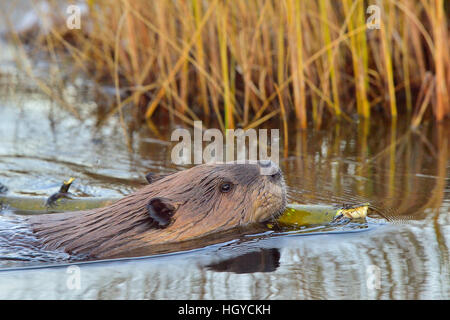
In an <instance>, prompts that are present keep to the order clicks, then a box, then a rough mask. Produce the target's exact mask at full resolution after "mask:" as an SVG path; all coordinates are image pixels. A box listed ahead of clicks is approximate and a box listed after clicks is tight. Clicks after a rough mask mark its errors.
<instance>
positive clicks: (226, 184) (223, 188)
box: [220, 182, 233, 193]
mask: <svg viewBox="0 0 450 320" xmlns="http://www.w3.org/2000/svg"><path fill="white" fill-rule="evenodd" d="M231 189H233V184H232V183H230V182H224V183H222V184H221V185H220V191H221V192H223V193H227V192H230V191H231Z"/></svg>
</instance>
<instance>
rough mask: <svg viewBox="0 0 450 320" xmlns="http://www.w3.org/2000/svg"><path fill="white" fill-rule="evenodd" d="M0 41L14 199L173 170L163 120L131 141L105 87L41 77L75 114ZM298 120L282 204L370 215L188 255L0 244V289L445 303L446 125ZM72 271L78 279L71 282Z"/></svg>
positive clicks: (9, 223)
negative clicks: (102, 256)
mask: <svg viewBox="0 0 450 320" xmlns="http://www.w3.org/2000/svg"><path fill="white" fill-rule="evenodd" d="M2 47H3V48H6V49H5V50H2V52H3V53H2V55H3V56H2V57H1V58H2V59H0V182H1V183H2V184H4V185H5V186H7V187H8V189H9V191H8V194H9V195H22V196H49V195H51V194H52V193H54V192H55V191H57V189H58V187H59V185H60V184H61V182H62V181H63V180H66V179H68V178H69V177H71V176H73V177H75V178H76V181H75V183H74V184H73V187H72V189H71V190H72V191H73V192H74V193H75V194H77V195H78V196H80V197H120V196H123V195H125V194H128V193H130V192H132V191H133V190H136V189H137V188H139V186H140V185H142V184H143V183H144V175H145V174H146V173H147V172H149V171H154V172H170V171H174V170H180V169H182V168H180V167H176V166H174V165H173V164H172V163H171V162H170V151H171V146H172V145H171V144H170V143H168V141H169V138H170V133H171V130H172V129H173V128H174V126H171V125H170V122H169V121H168V119H167V118H165V117H164V116H159V117H157V118H155V119H154V124H155V126H156V127H157V131H155V130H152V129H150V128H148V127H146V126H144V127H142V128H141V129H139V130H137V131H134V132H133V133H132V136H131V140H130V141H131V143H130V147H131V150H130V148H129V146H128V145H127V140H126V139H125V138H124V134H123V130H122V127H121V124H120V121H119V118H118V116H117V115H113V116H109V117H105V114H108V113H107V112H99V111H98V109H99V107H100V109H104V110H106V111H107V108H108V107H109V106H110V105H112V103H113V99H111V98H108V97H109V96H108V95H104V94H103V93H104V92H105V91H107V88H98V87H96V86H94V85H92V84H91V83H89V82H88V81H87V80H84V79H77V78H74V79H72V78H68V79H59V78H57V77H56V76H55V77H54V78H52V77H50V78H49V77H43V79H50V80H51V81H54V83H55V85H58V86H60V87H61V91H60V93H61V97H62V98H61V99H62V100H63V101H65V103H66V104H68V105H70V106H72V107H73V108H74V109H75V110H76V111H77V113H78V114H79V115H76V114H75V113H74V112H73V111H70V109H67V107H65V106H63V105H62V104H61V103H60V101H59V100H58V99H56V100H55V98H54V97H53V98H50V97H48V96H47V95H45V94H43V93H42V91H41V90H39V88H38V87H37V86H36V83H35V82H34V81H33V80H31V79H29V78H28V77H27V76H26V75H24V74H23V73H20V72H18V71H17V69H16V68H15V67H14V64H13V61H12V55H8V54H7V53H8V52H10V51H8V50H13V49H12V48H11V47H8V46H7V44H5V43H2ZM5 52H6V54H5ZM44 69H45V63H44ZM37 73H38V74H39V69H38V70H37ZM99 104H101V105H99ZM103 105H104V106H103ZM105 119H106V120H105ZM126 120H128V119H126ZM180 125H181V124H177V126H180ZM271 125H272V126H273V127H279V125H280V124H278V123H272V124H271ZM293 127H294V126H291V128H292V129H291V130H290V133H289V141H288V145H289V147H288V149H287V150H282V151H281V153H282V155H281V159H280V166H281V168H282V170H283V172H284V175H285V179H286V183H287V186H288V196H289V200H290V201H291V202H294V201H295V202H300V203H309V204H342V203H362V202H369V203H370V204H371V206H372V208H373V209H374V211H372V214H371V217H370V218H369V219H368V222H367V223H366V224H364V225H345V226H334V227H330V226H321V227H316V228H309V229H305V230H301V231H300V232H299V231H297V232H282V233H277V232H273V231H270V230H265V231H262V232H260V233H259V234H252V233H250V234H246V235H245V234H241V235H236V236H235V237H234V238H233V239H228V240H227V241H223V242H220V243H216V244H211V243H206V242H202V241H199V242H198V243H197V245H196V246H195V248H191V249H192V250H187V251H184V252H175V253H171V254H165V255H164V254H163V255H158V256H153V257H139V258H132V259H123V260H115V261H97V262H84V263H83V262H74V261H71V260H70V259H69V257H68V256H66V255H63V254H59V253H54V252H53V253H52V252H40V254H36V248H34V247H33V245H32V243H33V241H28V242H26V243H27V245H28V244H31V245H30V246H31V247H28V248H27V247H26V245H24V246H22V247H20V248H19V247H18V248H17V251H14V250H12V251H13V252H16V253H17V254H16V255H14V254H12V255H11V250H10V249H11V248H6V249H9V250H5V247H3V249H4V251H3V253H4V254H2V251H0V255H2V257H3V258H2V259H0V268H1V269H0V298H17V299H23V298H58V299H61V298H67V299H71V298H93V299H98V298H101V299H115V298H138V299H139V298H167V299H203V298H204V299H207V298H210V299H230V298H233V299H327V298H333V299H348V298H354V299H437V298H444V299H448V298H449V296H450V273H449V251H450V250H449V246H450V236H449V234H450V219H449V212H450V210H449V208H450V179H449V169H450V163H449V154H450V153H449V151H450V147H449V146H450V141H449V138H450V134H449V133H450V132H449V131H450V128H449V125H448V123H444V124H442V125H440V126H437V125H435V124H433V123H425V124H424V125H423V126H422V127H421V128H420V129H418V130H417V131H412V130H410V129H409V128H408V127H407V126H405V125H403V123H402V122H399V123H397V124H395V123H394V124H391V123H390V122H388V121H386V120H384V121H383V120H380V121H372V122H371V123H370V124H369V123H364V122H359V123H354V124H349V123H342V124H340V125H337V126H325V127H324V129H322V130H315V131H314V130H310V131H307V132H296V131H295V130H293ZM281 145H283V143H281ZM17 219H20V218H19V217H17V216H15V215H14V214H12V213H11V212H10V211H9V210H7V209H4V210H2V211H1V214H0V229H1V230H0V231H2V232H3V233H2V237H0V244H3V245H4V244H5V243H8V241H9V240H11V237H14V235H15V234H17V233H15V232H14V231H15V230H16V229H15V228H21V227H20V223H18V222H17V221H16V220H17ZM22 231H23V230H22ZM22 234H25V236H26V237H29V238H27V239H28V240H33V239H32V237H33V236H32V234H27V233H26V232H25V231H24V233H22ZM16 243H17V242H16ZM6 251H8V252H9V256H8V255H6V253H5V252H6ZM70 265H75V266H77V267H78V268H79V269H71V268H68V266H70ZM74 270H78V271H76V272H79V273H78V274H79V276H80V278H79V279H80V282H79V285H80V286H79V287H78V286H77V285H73V283H72V285H71V282H70V281H71V279H72V278H71V276H72V275H74V274H75V273H74V272H75V271H74Z"/></svg>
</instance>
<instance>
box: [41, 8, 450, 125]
mask: <svg viewBox="0 0 450 320" xmlns="http://www.w3.org/2000/svg"><path fill="white" fill-rule="evenodd" d="M48 1H49V3H50V4H54V2H53V1H51V0H48ZM88 4H89V8H90V10H89V12H88V13H87V15H86V16H84V17H83V18H82V19H83V25H84V26H86V27H85V28H84V29H82V30H73V31H71V32H70V33H69V34H70V37H68V32H67V30H66V29H64V28H65V27H64V26H61V27H60V28H57V27H55V28H54V29H53V30H51V32H50V34H49V35H48V36H47V43H52V47H53V46H56V47H57V46H58V44H59V45H60V47H62V48H65V49H66V50H67V52H68V53H69V54H70V55H71V56H72V57H73V59H74V65H75V66H78V68H79V69H80V70H81V69H86V66H88V72H89V73H90V74H91V75H92V76H93V77H94V78H96V79H101V81H103V82H105V81H106V82H108V81H110V83H111V84H114V79H115V82H116V86H117V90H118V91H119V90H121V89H122V88H127V92H129V95H130V97H131V98H130V99H126V100H123V101H122V100H120V99H119V97H118V99H117V105H116V106H115V108H113V109H112V112H115V111H114V110H118V111H120V112H122V108H121V107H122V106H123V105H124V104H131V105H133V106H135V109H136V110H138V112H135V114H136V115H137V116H138V117H141V118H142V119H144V118H146V119H150V118H152V117H154V115H155V113H156V112H157V111H158V112H168V113H169V114H170V115H171V117H173V116H174V117H177V118H180V119H181V120H183V121H187V122H191V121H192V120H196V119H204V120H207V119H209V118H210V117H211V116H214V118H215V119H216V120H217V123H218V125H219V126H220V127H221V128H222V129H224V128H233V127H235V126H242V127H244V128H249V127H255V126H257V125H261V124H262V123H263V122H264V121H266V120H268V119H271V118H274V117H280V119H281V121H282V122H286V121H287V119H289V117H290V116H289V114H290V113H293V116H291V118H292V117H295V118H296V120H297V123H298V127H300V128H302V129H304V128H307V127H308V126H309V124H311V123H313V124H315V125H316V127H320V125H321V123H322V122H323V119H326V118H335V119H344V120H345V119H347V120H349V119H350V117H349V116H352V115H353V114H357V115H358V116H359V117H362V118H367V119H369V118H370V116H371V113H373V112H374V107H375V106H377V108H376V110H378V111H379V110H381V112H383V113H384V114H385V115H386V116H387V117H391V118H396V117H397V115H398V114H399V113H400V114H402V113H409V112H413V113H414V114H415V115H416V116H415V117H413V119H414V120H413V121H414V125H418V124H420V122H421V121H422V119H423V118H424V117H425V116H427V115H433V116H434V118H435V119H436V120H437V121H441V120H443V119H444V118H445V117H447V116H448V115H449V114H450V107H449V94H448V89H449V88H450V76H449V72H450V59H449V55H448V52H449V46H448V40H449V39H448V37H449V35H448V26H447V23H448V22H447V20H446V18H445V15H446V14H448V12H447V13H446V12H445V10H447V11H448V8H447V9H446V8H445V3H444V1H443V0H421V1H419V2H417V1H413V0H384V1H378V2H376V5H377V6H378V7H379V9H380V13H381V14H380V21H379V25H380V28H379V29H369V28H368V27H367V25H366V22H367V19H368V18H369V14H368V13H367V12H366V10H367V7H368V5H369V3H368V2H367V1H364V0H343V1H331V0H320V1H319V2H314V1H307V0H280V1H274V0H261V1H251V0H240V1H226V0H215V1H201V0H183V1H175V0H173V1H172V0H161V1H146V0H121V1H109V0H93V1H88ZM121 20H123V21H122V22H121ZM119 27H120V28H119ZM49 39H50V40H51V42H49ZM52 50H53V49H52ZM429 57H431V59H430V58H429ZM426 74H428V75H430V76H431V77H432V79H431V80H430V79H428V80H427V77H425V75H426ZM425 80H426V81H431V82H430V83H432V84H433V86H432V88H433V91H432V92H429V91H427V92H426V93H427V94H426V95H425V97H426V99H425V100H422V102H426V103H425V104H424V103H421V102H417V101H416V99H417V98H418V96H419V98H420V94H419V89H420V88H422V89H423V88H428V87H430V86H429V85H428V84H427V85H425V86H424V85H423V81H425ZM414 105H416V109H414V110H412V109H413V106H414ZM379 106H381V108H379ZM280 111H281V112H280Z"/></svg>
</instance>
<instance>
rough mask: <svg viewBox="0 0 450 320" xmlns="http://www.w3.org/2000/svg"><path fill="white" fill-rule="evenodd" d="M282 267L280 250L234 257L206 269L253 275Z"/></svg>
mask: <svg viewBox="0 0 450 320" xmlns="http://www.w3.org/2000/svg"><path fill="white" fill-rule="evenodd" d="M279 266H280V251H279V250H278V249H261V250H260V251H255V252H249V253H246V254H243V255H241V256H238V257H233V258H231V259H227V260H224V261H221V262H219V263H215V264H210V265H208V266H206V268H208V269H210V270H214V271H218V272H234V273H253V272H273V271H275V270H276V269H277V268H278V267H279Z"/></svg>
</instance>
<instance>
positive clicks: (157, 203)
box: [147, 198, 179, 228]
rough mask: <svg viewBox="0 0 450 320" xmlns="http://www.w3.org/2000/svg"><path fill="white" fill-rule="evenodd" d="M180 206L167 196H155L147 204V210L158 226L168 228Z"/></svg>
mask: <svg viewBox="0 0 450 320" xmlns="http://www.w3.org/2000/svg"><path fill="white" fill-rule="evenodd" d="M178 206H179V205H178V204H176V203H173V202H172V201H171V200H170V199H167V198H153V199H151V200H150V201H149V202H148V204H147V211H148V214H149V215H150V218H151V219H152V221H153V224H154V225H155V226H156V227H157V228H166V227H167V226H168V225H169V224H170V223H171V222H172V216H173V215H174V214H175V212H176V211H177V209H178Z"/></svg>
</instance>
